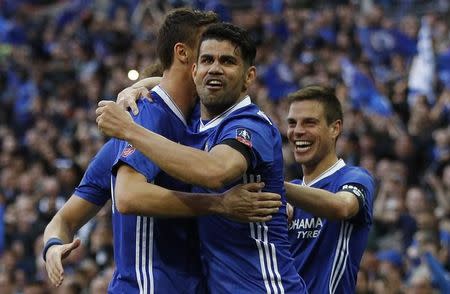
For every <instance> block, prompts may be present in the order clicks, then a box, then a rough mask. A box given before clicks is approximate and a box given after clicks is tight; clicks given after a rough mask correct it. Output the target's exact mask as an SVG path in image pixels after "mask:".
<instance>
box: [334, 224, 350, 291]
mask: <svg viewBox="0 0 450 294" xmlns="http://www.w3.org/2000/svg"><path fill="white" fill-rule="evenodd" d="M352 230H353V225H352V224H350V223H349V222H346V221H342V222H341V230H340V232H339V239H338V244H337V246H336V252H335V255H334V261H333V268H332V271H331V277H330V283H329V286H328V290H329V293H331V294H333V293H334V292H336V288H337V286H338V284H339V282H340V280H341V278H342V275H343V274H344V272H345V266H346V264H347V258H348V254H349V250H348V243H349V241H350V236H351V234H352Z"/></svg>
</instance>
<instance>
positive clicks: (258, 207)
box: [222, 183, 281, 222]
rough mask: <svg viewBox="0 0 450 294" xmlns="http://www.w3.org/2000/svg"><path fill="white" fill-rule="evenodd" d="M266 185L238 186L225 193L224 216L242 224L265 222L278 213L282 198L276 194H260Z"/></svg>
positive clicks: (223, 202)
mask: <svg viewBox="0 0 450 294" xmlns="http://www.w3.org/2000/svg"><path fill="white" fill-rule="evenodd" d="M263 187H264V183H250V184H246V185H237V186H235V187H233V188H231V189H230V190H228V191H227V192H225V193H224V197H223V201H222V207H223V214H224V215H225V216H226V217H228V218H230V219H233V220H236V221H240V222H265V221H269V220H271V219H272V216H271V214H274V213H276V212H278V210H279V208H280V206H281V201H280V199H281V196H280V195H278V194H275V193H269V192H259V191H261V189H262V188H263Z"/></svg>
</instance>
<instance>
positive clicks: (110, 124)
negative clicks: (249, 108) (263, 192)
mask: <svg viewBox="0 0 450 294" xmlns="http://www.w3.org/2000/svg"><path fill="white" fill-rule="evenodd" d="M96 113H97V124H98V125H99V127H100V129H101V130H102V131H103V132H104V133H105V134H106V135H108V136H112V137H116V138H119V139H123V140H125V141H127V142H129V143H130V144H131V145H133V147H134V148H136V149H138V150H139V151H141V152H142V153H143V154H144V155H145V156H147V157H148V158H150V159H151V160H152V161H153V162H154V163H155V164H156V165H157V166H159V167H160V168H161V169H162V170H164V171H165V172H166V173H168V174H169V175H171V176H172V177H174V178H177V179H179V180H181V181H183V182H186V183H190V184H194V185H198V186H203V187H207V188H210V189H219V188H222V187H223V186H224V185H226V184H227V183H230V182H232V181H233V180H236V179H237V178H240V177H241V176H242V175H243V174H244V173H245V171H246V170H247V160H246V158H245V157H244V155H242V154H241V153H240V152H239V151H237V150H236V149H234V148H232V147H230V146H228V145H224V144H219V145H216V146H215V147H214V148H212V149H211V150H210V152H206V151H201V150H197V149H195V148H191V147H187V146H183V145H181V144H177V143H175V142H172V141H170V140H168V139H166V138H164V137H163V136H161V135H159V134H156V133H154V132H151V131H149V130H147V129H145V128H144V127H142V126H139V125H138V124H136V123H135V122H133V120H132V118H131V116H130V115H129V114H128V113H127V112H125V111H123V110H122V109H121V108H120V107H119V106H118V105H117V104H116V103H114V102H111V101H101V102H100V103H99V108H97V110H96ZM186 167H188V168H186Z"/></svg>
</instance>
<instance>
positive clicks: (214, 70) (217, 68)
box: [208, 60, 223, 75]
mask: <svg viewBox="0 0 450 294" xmlns="http://www.w3.org/2000/svg"><path fill="white" fill-rule="evenodd" d="M208 73H209V74H216V75H218V74H223V69H222V66H221V65H220V63H219V62H218V61H217V60H215V61H214V62H213V63H212V64H211V66H210V68H209V70H208Z"/></svg>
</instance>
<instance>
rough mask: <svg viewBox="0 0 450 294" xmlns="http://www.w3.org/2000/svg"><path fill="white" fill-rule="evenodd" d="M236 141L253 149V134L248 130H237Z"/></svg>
mask: <svg viewBox="0 0 450 294" xmlns="http://www.w3.org/2000/svg"><path fill="white" fill-rule="evenodd" d="M236 140H238V141H239V142H241V143H242V144H244V145H247V146H248V147H250V148H251V147H252V134H251V133H250V132H249V131H248V130H247V129H242V128H240V129H237V130H236Z"/></svg>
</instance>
